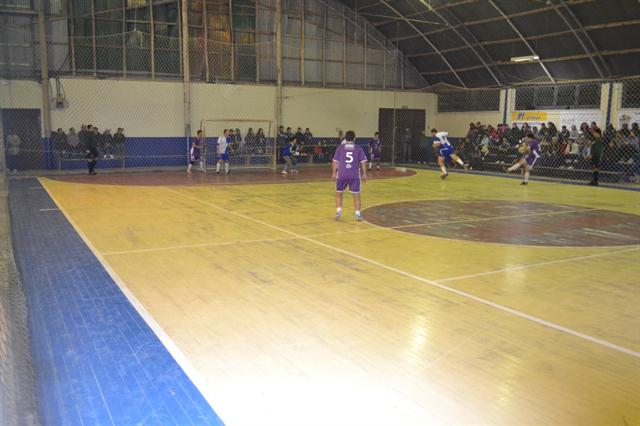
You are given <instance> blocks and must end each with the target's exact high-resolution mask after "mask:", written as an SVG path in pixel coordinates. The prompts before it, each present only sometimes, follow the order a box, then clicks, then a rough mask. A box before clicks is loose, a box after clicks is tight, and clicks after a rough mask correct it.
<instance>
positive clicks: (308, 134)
mask: <svg viewBox="0 0 640 426" xmlns="http://www.w3.org/2000/svg"><path fill="white" fill-rule="evenodd" d="M303 139H304V143H305V145H307V146H309V145H311V144H312V143H313V134H312V133H311V130H309V128H308V127H307V128H306V129H305V130H304V136H303Z"/></svg>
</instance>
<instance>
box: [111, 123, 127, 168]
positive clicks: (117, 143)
mask: <svg viewBox="0 0 640 426" xmlns="http://www.w3.org/2000/svg"><path fill="white" fill-rule="evenodd" d="M125 140H126V136H125V135H124V129H123V128H122V127H118V130H117V132H116V134H115V135H113V147H114V151H115V152H116V155H118V156H120V158H122V159H123V160H124V142H125Z"/></svg>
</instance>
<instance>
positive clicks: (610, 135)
mask: <svg viewBox="0 0 640 426" xmlns="http://www.w3.org/2000/svg"><path fill="white" fill-rule="evenodd" d="M616 134H617V132H616V129H615V127H613V124H611V123H609V125H608V126H607V127H606V129H605V130H604V134H603V135H602V139H603V141H604V143H605V144H608V143H609V142H611V141H612V140H614V139H615V137H616Z"/></svg>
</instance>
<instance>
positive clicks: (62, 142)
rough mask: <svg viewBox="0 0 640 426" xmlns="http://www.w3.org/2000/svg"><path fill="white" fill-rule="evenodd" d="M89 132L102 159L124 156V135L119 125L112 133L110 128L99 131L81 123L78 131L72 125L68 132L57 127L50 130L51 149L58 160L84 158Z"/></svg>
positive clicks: (94, 127)
mask: <svg viewBox="0 0 640 426" xmlns="http://www.w3.org/2000/svg"><path fill="white" fill-rule="evenodd" d="M90 134H93V135H95V139H96V141H97V145H98V153H99V155H100V156H101V157H102V158H103V159H116V158H117V159H122V158H123V157H124V144H125V140H126V136H125V134H124V129H123V128H121V127H120V128H118V129H117V130H116V132H115V133H114V134H112V133H111V129H105V130H104V131H103V132H100V129H98V128H97V127H96V126H93V125H91V124H89V125H86V124H82V125H81V126H80V131H78V132H76V129H75V128H74V127H71V128H70V129H69V131H68V133H67V132H65V131H64V129H62V128H59V129H57V130H54V131H52V132H51V144H52V149H53V151H54V152H55V153H56V154H58V156H59V158H60V160H75V159H85V158H86V153H87V150H88V148H89V146H88V143H89V139H90V137H89V135H90Z"/></svg>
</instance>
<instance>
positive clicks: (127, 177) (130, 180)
mask: <svg viewBox="0 0 640 426" xmlns="http://www.w3.org/2000/svg"><path fill="white" fill-rule="evenodd" d="M414 174H415V172H414V171H411V170H408V169H404V168H383V169H382V170H380V171H375V170H374V171H371V172H370V173H369V177H370V178H371V179H389V178H398V177H405V176H412V175H414ZM49 178H50V179H55V180H60V181H64V182H74V183H90V184H101V185H135V186H174V185H180V186H184V185H241V184H264V183H296V182H315V181H323V180H330V179H331V170H330V169H329V166H328V165H327V167H326V168H320V167H318V168H309V169H302V170H300V172H299V173H297V174H288V175H283V174H281V173H279V172H278V171H275V170H232V171H231V174H229V175H224V174H216V173H215V172H208V173H206V174H205V173H202V172H195V171H194V172H193V173H191V174H189V173H187V172H186V171H149V172H135V173H104V174H101V173H99V171H98V175H96V176H89V175H56V176H49Z"/></svg>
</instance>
